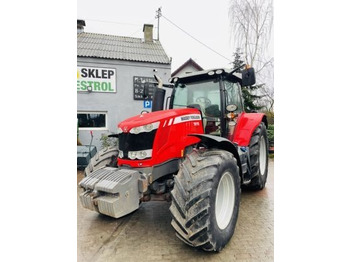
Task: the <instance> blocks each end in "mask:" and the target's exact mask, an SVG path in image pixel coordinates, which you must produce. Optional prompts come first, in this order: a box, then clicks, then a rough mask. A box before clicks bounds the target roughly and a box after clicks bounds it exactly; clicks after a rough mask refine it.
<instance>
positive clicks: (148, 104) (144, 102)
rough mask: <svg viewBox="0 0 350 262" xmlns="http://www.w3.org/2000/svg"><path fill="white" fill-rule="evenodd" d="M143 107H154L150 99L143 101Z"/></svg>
mask: <svg viewBox="0 0 350 262" xmlns="http://www.w3.org/2000/svg"><path fill="white" fill-rule="evenodd" d="M143 107H144V108H152V101H149V100H145V101H143Z"/></svg>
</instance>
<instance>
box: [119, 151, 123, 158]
mask: <svg viewBox="0 0 350 262" xmlns="http://www.w3.org/2000/svg"><path fill="white" fill-rule="evenodd" d="M118 157H119V158H123V157H124V153H123V151H121V150H119V154H118Z"/></svg>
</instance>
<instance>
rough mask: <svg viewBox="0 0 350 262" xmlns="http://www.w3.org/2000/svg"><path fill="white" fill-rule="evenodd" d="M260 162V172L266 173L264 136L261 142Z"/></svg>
mask: <svg viewBox="0 0 350 262" xmlns="http://www.w3.org/2000/svg"><path fill="white" fill-rule="evenodd" d="M259 147H260V149H259V151H260V152H259V164H260V174H261V175H264V173H265V168H266V157H267V155H266V142H265V139H264V137H263V136H262V137H260V142H259Z"/></svg>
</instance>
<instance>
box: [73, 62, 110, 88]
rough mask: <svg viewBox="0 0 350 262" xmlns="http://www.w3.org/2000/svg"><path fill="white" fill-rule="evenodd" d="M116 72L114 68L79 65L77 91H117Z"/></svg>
mask: <svg viewBox="0 0 350 262" xmlns="http://www.w3.org/2000/svg"><path fill="white" fill-rule="evenodd" d="M116 73H117V72H116V70H115V69H113V68H99V67H87V66H78V70H77V78H78V80H77V91H79V92H104V93H115V92H116V91H117V87H116V83H117V81H116V79H117V74H116Z"/></svg>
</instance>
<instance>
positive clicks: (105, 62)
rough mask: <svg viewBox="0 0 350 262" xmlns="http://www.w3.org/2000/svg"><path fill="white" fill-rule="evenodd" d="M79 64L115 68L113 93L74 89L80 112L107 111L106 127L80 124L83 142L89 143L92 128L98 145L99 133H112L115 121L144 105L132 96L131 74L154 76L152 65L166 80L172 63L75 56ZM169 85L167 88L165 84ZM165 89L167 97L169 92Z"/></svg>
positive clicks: (115, 125) (165, 80) (139, 110)
mask: <svg viewBox="0 0 350 262" xmlns="http://www.w3.org/2000/svg"><path fill="white" fill-rule="evenodd" d="M77 65H78V66H87V67H102V68H114V69H116V78H117V79H116V93H100V92H91V93H89V92H80V91H78V93H77V111H78V113H79V112H106V113H107V127H106V128H105V129H102V130H101V129H94V128H91V129H85V128H84V129H82V128H79V139H80V141H81V142H82V144H83V145H89V144H90V140H91V136H90V130H92V131H93V136H94V137H93V142H92V144H93V145H95V146H96V147H97V149H98V150H99V149H101V141H100V138H101V135H102V134H111V133H115V132H116V131H117V124H118V123H119V122H121V121H123V120H125V119H126V118H129V117H131V116H134V115H137V114H140V112H141V111H142V110H148V111H151V109H145V108H144V103H143V101H140V100H134V88H133V77H134V76H143V77H153V75H154V69H156V70H157V72H156V74H157V75H158V76H160V77H161V78H162V80H163V82H164V83H167V82H168V79H169V78H170V75H171V65H166V64H155V63H143V62H132V61H121V60H112V59H100V58H85V57H78V61H77ZM167 89H168V88H167ZM170 94H171V90H170V89H168V90H167V93H166V97H167V96H170Z"/></svg>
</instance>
